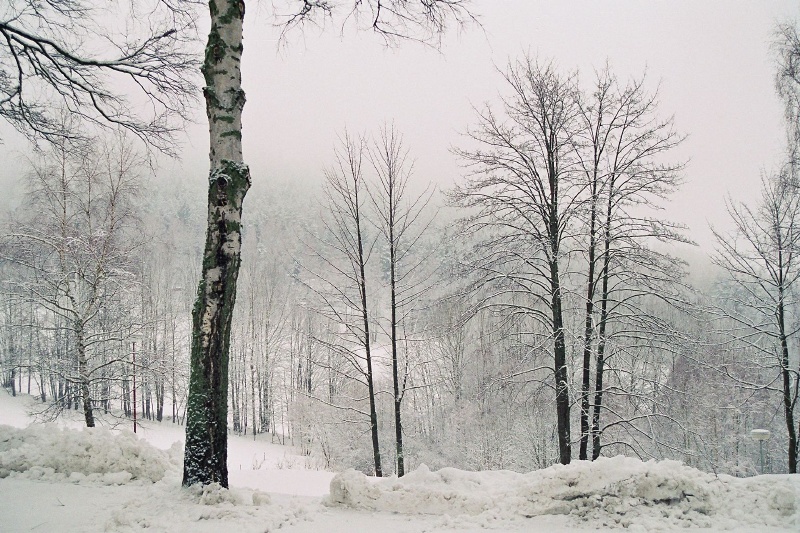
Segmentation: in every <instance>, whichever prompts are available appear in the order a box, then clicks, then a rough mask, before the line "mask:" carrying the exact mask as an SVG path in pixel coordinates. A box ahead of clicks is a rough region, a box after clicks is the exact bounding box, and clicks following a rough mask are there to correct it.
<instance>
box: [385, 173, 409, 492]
mask: <svg viewBox="0 0 800 533" xmlns="http://www.w3.org/2000/svg"><path fill="white" fill-rule="evenodd" d="M389 191H390V192H389V265H390V266H389V269H390V284H391V292H392V302H391V305H392V381H393V384H394V433H395V444H396V447H397V477H402V476H404V475H405V473H406V467H405V457H404V455H403V423H402V420H401V418H400V407H401V404H402V402H403V397H402V395H401V392H400V383H399V380H398V377H397V373H398V372H397V279H396V274H395V270H396V266H397V265H396V256H397V250H396V249H395V241H394V207H395V206H394V201H395V198H394V191H393V190H392V188H391V187H390V189H389Z"/></svg>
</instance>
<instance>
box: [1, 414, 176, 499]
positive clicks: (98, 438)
mask: <svg viewBox="0 0 800 533" xmlns="http://www.w3.org/2000/svg"><path fill="white" fill-rule="evenodd" d="M171 456H172V457H171ZM177 460H178V455H177V450H172V453H169V452H164V451H162V450H159V449H157V448H154V447H153V446H151V445H150V444H149V443H148V442H146V441H144V440H140V439H138V438H137V437H136V435H134V434H133V433H131V432H129V431H122V432H119V433H115V432H112V431H110V430H108V429H105V428H84V429H83V430H75V429H67V428H64V429H62V428H58V427H56V426H53V425H35V426H34V425H32V426H29V427H27V428H25V429H18V428H13V427H11V426H0V478H3V477H7V476H9V475H12V473H15V474H14V475H20V476H23V477H28V478H34V479H53V480H55V479H69V480H70V481H73V482H81V481H84V480H85V481H89V482H99V483H103V484H109V485H117V484H123V483H127V482H129V481H131V480H144V481H149V482H155V481H158V480H160V479H162V478H163V477H164V476H165V475H166V474H167V473H168V472H170V471H173V470H174V469H175V468H176V467H177Z"/></svg>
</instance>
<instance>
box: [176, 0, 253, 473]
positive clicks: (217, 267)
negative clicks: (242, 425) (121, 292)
mask: <svg viewBox="0 0 800 533" xmlns="http://www.w3.org/2000/svg"><path fill="white" fill-rule="evenodd" d="M209 5H210V12H211V31H210V33H209V35H208V44H207V46H206V55H205V61H204V63H203V68H202V71H203V76H204V77H205V82H206V87H205V88H204V89H203V94H204V96H205V100H206V112H207V115H208V122H209V133H210V161H211V168H210V175H209V190H208V229H207V233H206V246H205V252H204V255H203V268H202V277H201V280H200V284H199V287H198V289H197V301H196V303H195V306H194V309H193V311H192V352H191V369H190V371H191V373H190V378H189V399H188V403H187V413H186V453H185V457H184V468H183V484H184V485H185V486H188V485H192V484H195V483H202V484H204V485H206V484H210V483H215V482H216V483H219V484H220V485H222V486H223V487H227V486H228V467H227V459H228V443H227V426H228V356H229V351H230V334H231V319H232V317H233V308H234V303H235V300H236V281H237V278H238V275H239V264H240V261H241V219H242V202H243V200H244V197H245V194H246V193H247V190H248V189H249V188H250V170H249V169H248V168H247V166H246V165H245V164H244V163H243V158H242V121H241V119H242V109H243V108H244V102H245V97H244V91H243V90H242V88H241V69H240V62H241V56H242V21H243V19H244V2H239V1H233V0H216V1H215V2H211V3H210V4H209Z"/></svg>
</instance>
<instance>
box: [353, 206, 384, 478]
mask: <svg viewBox="0 0 800 533" xmlns="http://www.w3.org/2000/svg"><path fill="white" fill-rule="evenodd" d="M356 194H358V193H357V192H356ZM356 205H358V197H357V196H356ZM355 216H356V220H355V223H356V238H357V239H358V263H359V265H358V266H359V285H360V287H359V289H360V291H359V292H361V318H362V320H363V321H364V351H365V355H366V359H367V389H368V394H369V423H370V432H371V433H372V456H373V460H374V462H375V476H377V477H382V476H383V468H382V467H381V449H380V442H379V441H378V413H377V411H376V409H375V387H374V384H373V373H372V352H371V350H370V336H369V312H368V307H367V276H366V273H365V269H364V244H363V242H362V235H361V219H360V216H359V213H358V212H356V213H355Z"/></svg>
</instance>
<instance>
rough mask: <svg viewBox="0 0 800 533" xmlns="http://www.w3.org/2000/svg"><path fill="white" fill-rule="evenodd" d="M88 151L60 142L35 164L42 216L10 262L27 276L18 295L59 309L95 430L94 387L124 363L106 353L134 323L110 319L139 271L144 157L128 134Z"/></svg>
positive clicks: (27, 225)
mask: <svg viewBox="0 0 800 533" xmlns="http://www.w3.org/2000/svg"><path fill="white" fill-rule="evenodd" d="M84 150H86V151H84V152H82V154H81V157H80V158H76V152H75V150H74V149H73V147H71V146H69V145H68V144H67V143H66V142H64V143H61V144H55V145H53V150H52V152H50V154H49V158H48V159H45V160H43V161H40V162H39V163H38V164H37V165H36V166H35V167H34V172H33V174H32V176H31V191H30V193H29V194H30V201H29V203H28V205H30V206H34V209H33V210H32V211H31V212H34V213H36V215H34V216H33V217H31V218H29V219H27V220H24V221H22V222H21V223H20V225H19V226H18V227H17V228H16V229H15V230H13V232H12V233H10V234H9V235H8V236H7V237H6V241H7V242H8V243H9V244H12V245H13V246H9V247H8V250H9V254H8V256H7V257H8V259H10V260H11V261H13V262H14V263H16V264H18V265H20V266H21V267H22V268H23V271H24V272H25V273H26V274H27V276H26V277H24V278H22V279H21V280H20V281H19V282H18V283H17V287H18V289H19V292H18V296H19V297H21V298H25V299H30V301H31V302H33V303H34V304H35V305H37V306H39V307H40V308H42V309H43V310H45V311H46V312H47V313H50V314H52V316H53V317H54V318H55V322H53V323H52V324H51V327H52V328H57V329H63V330H64V331H67V332H68V333H69V335H70V341H71V342H70V345H71V349H70V353H71V358H70V364H69V365H68V366H67V367H66V368H65V369H64V371H65V372H66V373H65V379H66V380H67V381H68V382H69V383H70V384H71V385H74V386H75V387H77V388H78V390H79V396H80V398H81V402H82V409H83V414H84V418H85V421H86V425H87V426H88V427H92V426H94V425H95V419H94V408H95V405H94V404H95V398H94V397H93V394H92V389H93V386H94V384H95V382H97V381H98V380H101V379H103V377H104V374H105V372H106V370H107V369H108V368H109V367H110V365H113V364H115V363H118V362H119V357H110V358H107V357H105V355H104V354H101V353H99V352H102V351H103V350H101V348H102V347H103V346H105V345H106V344H108V343H109V342H113V341H119V340H120V339H121V338H124V336H125V335H126V333H127V331H128V330H129V329H130V326H131V325H130V323H121V322H119V321H117V320H114V321H110V320H108V318H109V316H108V311H109V309H110V308H111V307H113V306H119V307H121V306H122V305H125V300H126V291H127V289H128V288H129V287H130V285H131V284H132V283H133V282H134V280H135V279H136V276H137V274H136V265H135V264H134V261H133V259H132V257H131V256H132V255H133V254H134V252H135V250H136V249H137V246H138V240H137V239H136V237H135V235H134V234H133V233H132V229H135V227H136V224H137V219H136V216H135V209H134V204H133V200H134V199H135V197H136V195H137V194H138V189H139V183H140V180H141V176H140V175H139V173H138V169H139V167H140V166H141V158H140V157H139V155H138V154H136V153H135V152H134V151H133V150H132V149H131V147H130V145H129V143H127V142H126V140H125V139H124V138H119V139H117V142H116V144H114V145H108V146H107V147H106V148H105V149H104V150H103V151H101V152H98V151H90V150H89V149H88V148H84ZM98 163H99V164H98ZM127 305H131V303H130V302H127ZM119 355H121V354H119ZM124 355H127V352H126V353H125V354H124Z"/></svg>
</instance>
